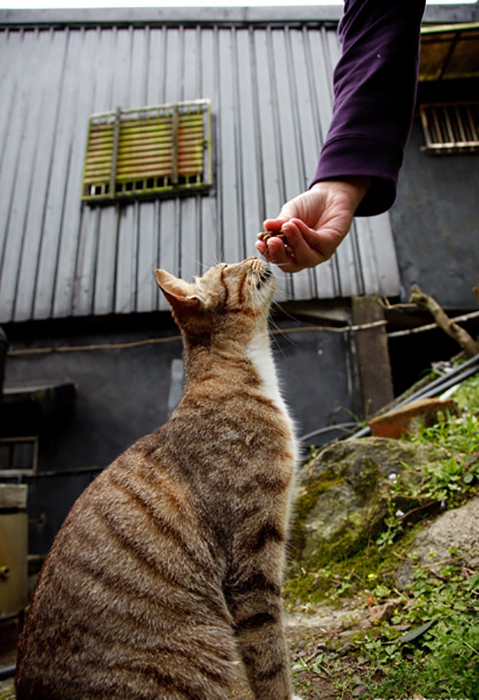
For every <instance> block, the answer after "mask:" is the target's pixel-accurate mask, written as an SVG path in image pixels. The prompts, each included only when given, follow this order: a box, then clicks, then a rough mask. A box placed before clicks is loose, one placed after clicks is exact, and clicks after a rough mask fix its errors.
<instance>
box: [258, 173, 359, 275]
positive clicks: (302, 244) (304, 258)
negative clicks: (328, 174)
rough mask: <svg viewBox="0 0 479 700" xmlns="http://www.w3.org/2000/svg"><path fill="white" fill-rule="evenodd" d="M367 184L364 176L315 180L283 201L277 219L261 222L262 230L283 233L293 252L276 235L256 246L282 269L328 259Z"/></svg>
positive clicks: (308, 264)
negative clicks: (309, 187)
mask: <svg viewBox="0 0 479 700" xmlns="http://www.w3.org/2000/svg"><path fill="white" fill-rule="evenodd" d="M370 184H371V179H370V178H368V177H350V178H347V179H344V180H328V181H323V182H317V183H316V184H314V185H313V186H312V187H311V189H309V190H308V191H307V192H303V193H302V194H300V195H298V197H295V198H294V199H292V200H291V201H289V202H287V203H286V204H285V205H284V206H283V207H282V209H281V212H280V214H279V216H278V218H277V219H266V221H265V222H264V227H265V229H266V230H268V231H272V232H278V233H279V232H280V231H281V233H284V235H285V237H286V238H287V241H288V245H289V246H291V248H292V250H293V252H292V253H290V254H288V252H287V251H286V248H285V245H284V243H283V241H282V240H281V239H280V238H278V237H276V236H273V237H272V238H270V239H269V240H268V241H262V240H258V241H257V242H256V248H257V249H258V251H259V252H260V253H261V254H262V255H263V256H264V257H265V258H266V259H267V260H268V261H269V262H272V263H274V264H276V265H278V266H279V267H280V268H281V269H282V270H283V271H284V272H299V271H300V270H304V269H305V268H307V267H315V266H316V265H319V264H320V263H322V262H325V261H326V260H329V258H330V257H331V256H332V255H333V253H334V251H335V250H336V248H337V247H338V245H339V244H340V243H341V241H342V240H343V239H344V237H345V236H346V234H347V233H348V231H349V229H350V228H351V224H352V221H353V217H354V213H355V211H356V209H357V207H358V205H359V203H360V202H361V200H362V199H363V197H364V195H365V194H366V192H367V190H368V187H369V185H370Z"/></svg>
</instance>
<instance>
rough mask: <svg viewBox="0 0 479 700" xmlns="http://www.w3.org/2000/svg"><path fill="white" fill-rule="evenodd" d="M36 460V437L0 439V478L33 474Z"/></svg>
mask: <svg viewBox="0 0 479 700" xmlns="http://www.w3.org/2000/svg"><path fill="white" fill-rule="evenodd" d="M37 458H38V439H37V437H36V436H32V437H15V438H0V476H2V477H11V476H18V475H20V474H34V473H35V472H36V469H37Z"/></svg>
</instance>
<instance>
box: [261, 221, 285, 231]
mask: <svg viewBox="0 0 479 700" xmlns="http://www.w3.org/2000/svg"><path fill="white" fill-rule="evenodd" d="M284 222H285V220H284V219H265V220H264V221H263V227H264V229H265V231H279V230H280V229H281V227H282V225H283V224H284Z"/></svg>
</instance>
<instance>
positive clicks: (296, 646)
mask: <svg viewBox="0 0 479 700" xmlns="http://www.w3.org/2000/svg"><path fill="white" fill-rule="evenodd" d="M369 615H370V611H369V610H368V609H367V608H366V606H361V607H359V608H358V607H357V603H356V605H354V604H353V603H352V602H351V603H344V604H342V605H341V606H339V607H330V606H325V605H323V606H318V607H316V608H315V609H314V610H313V609H310V610H308V611H304V612H297V613H293V614H289V615H287V616H286V624H287V636H288V641H289V645H290V650H291V662H292V668H293V682H294V691H295V693H296V694H297V695H299V696H300V697H301V698H303V700H339V698H341V700H350V697H351V696H348V695H347V694H341V693H340V692H338V691H337V690H335V688H334V686H333V683H332V680H331V675H330V671H329V670H328V668H327V666H328V663H327V660H328V655H329V654H332V653H334V654H335V655H336V657H337V654H338V650H339V652H340V653H341V651H342V650H344V653H345V654H347V650H348V647H349V646H350V642H349V639H350V638H351V636H352V635H353V634H355V633H356V632H357V631H358V630H359V629H364V628H365V627H367V626H368V624H369V623H368V620H369ZM10 632H11V634H10V644H4V645H3V647H2V648H1V649H0V667H4V666H7V665H10V664H13V663H15V645H16V630H15V629H11V631H10ZM347 663H348V662H347V661H346V658H345V665H346V664H347ZM361 694H362V693H361V685H360V683H359V684H358V687H357V688H356V689H355V690H354V691H353V697H360V696H361ZM14 698H15V695H14V691H13V679H12V678H9V679H5V680H3V681H0V700H14ZM230 700H254V699H253V696H252V695H251V693H250V691H249V689H248V685H247V683H246V680H242V679H241V678H239V679H238V682H237V684H236V685H235V687H234V689H233V691H232V693H231V695H230Z"/></svg>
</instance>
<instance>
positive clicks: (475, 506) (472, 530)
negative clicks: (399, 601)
mask: <svg viewBox="0 0 479 700" xmlns="http://www.w3.org/2000/svg"><path fill="white" fill-rule="evenodd" d="M409 554H410V557H409V558H408V559H407V560H404V561H402V562H401V563H400V565H399V568H398V571H397V572H396V577H395V578H396V584H397V586H398V588H400V589H404V588H407V586H408V584H409V583H410V581H411V579H412V575H413V569H414V566H415V565H416V564H423V565H427V566H429V567H430V568H431V569H434V570H435V571H437V572H439V570H440V569H441V567H442V566H444V565H446V564H457V563H458V562H460V563H461V564H464V566H466V567H467V568H469V569H471V570H472V571H478V570H479V497H478V496H476V497H475V498H472V499H471V500H470V501H468V502H467V503H466V504H465V505H463V506H461V507H460V508H455V509H454V510H448V511H446V512H445V513H443V514H442V515H440V516H439V517H438V518H436V520H434V521H433V522H431V523H429V524H428V525H427V526H426V527H425V528H424V529H422V530H421V531H420V532H419V533H418V534H417V535H416V538H415V539H414V541H413V542H412V543H411V545H410V548H409Z"/></svg>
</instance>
